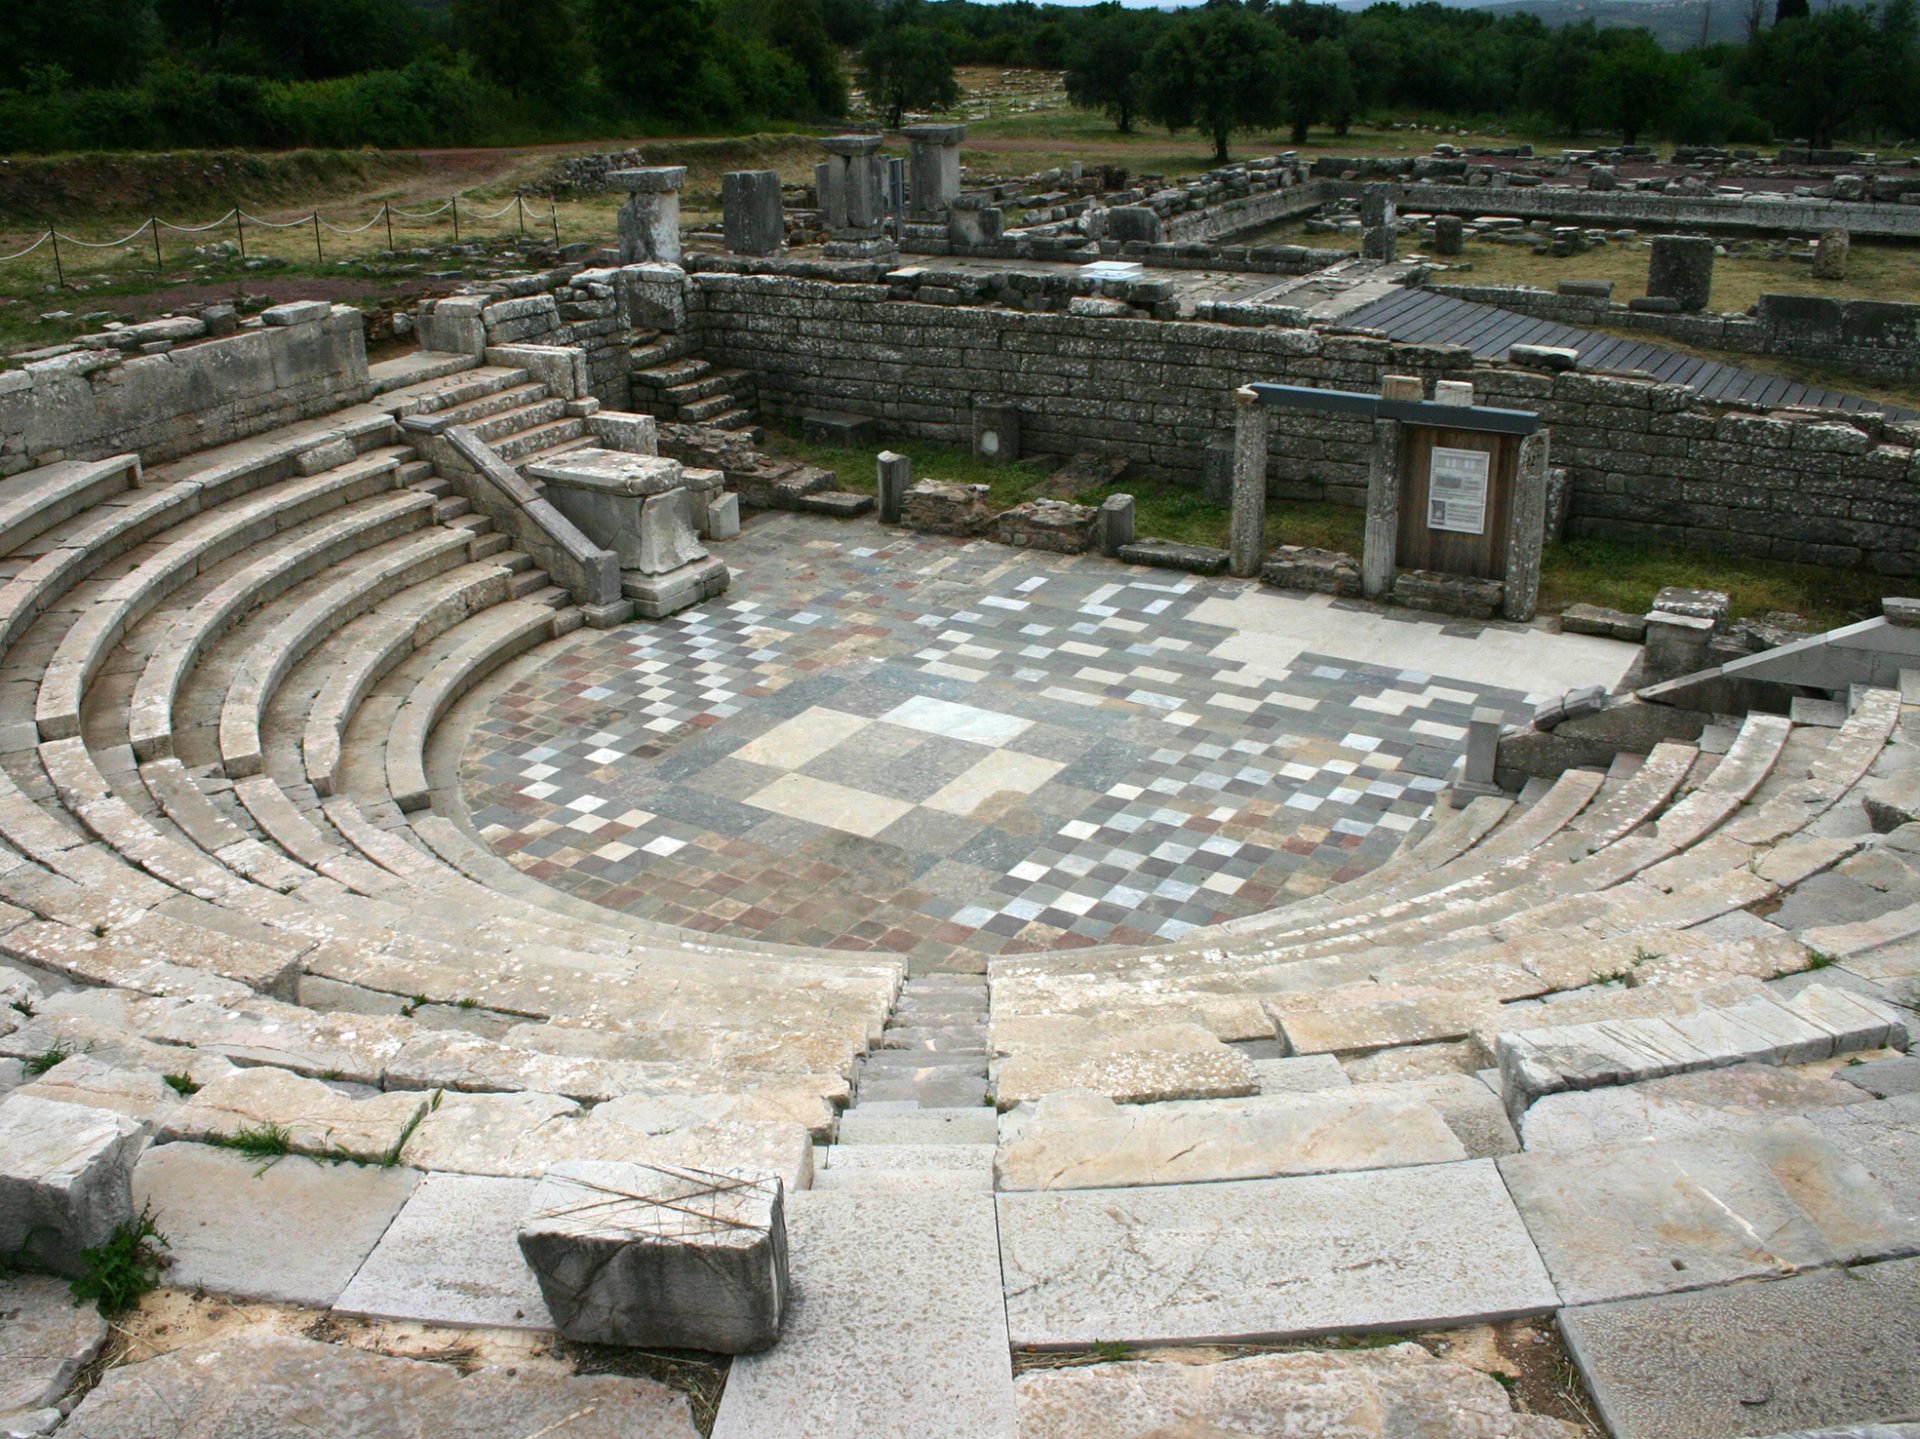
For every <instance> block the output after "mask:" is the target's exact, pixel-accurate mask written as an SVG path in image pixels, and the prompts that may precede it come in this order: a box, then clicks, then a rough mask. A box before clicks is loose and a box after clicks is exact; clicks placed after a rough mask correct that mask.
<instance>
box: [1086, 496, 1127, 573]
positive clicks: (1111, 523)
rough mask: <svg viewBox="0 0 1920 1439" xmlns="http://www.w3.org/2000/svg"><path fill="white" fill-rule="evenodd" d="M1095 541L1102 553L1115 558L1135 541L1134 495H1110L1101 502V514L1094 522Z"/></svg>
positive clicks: (1109, 557)
mask: <svg viewBox="0 0 1920 1439" xmlns="http://www.w3.org/2000/svg"><path fill="white" fill-rule="evenodd" d="M1094 542H1095V544H1096V545H1097V546H1098V548H1099V550H1100V553H1101V554H1103V555H1105V556H1106V557H1107V558H1108V559H1112V558H1114V557H1115V556H1116V555H1118V554H1119V553H1120V551H1121V550H1122V549H1123V548H1125V547H1126V546H1127V545H1130V544H1132V543H1133V496H1132V495H1108V496H1107V497H1106V499H1104V500H1102V501H1101V502H1100V515H1099V518H1098V519H1097V520H1096V521H1095V524H1094Z"/></svg>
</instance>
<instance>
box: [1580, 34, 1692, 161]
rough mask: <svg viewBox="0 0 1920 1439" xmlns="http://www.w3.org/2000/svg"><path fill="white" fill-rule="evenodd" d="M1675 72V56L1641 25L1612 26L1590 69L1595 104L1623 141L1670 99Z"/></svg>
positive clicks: (1631, 140) (1633, 138) (1635, 137)
mask: <svg viewBox="0 0 1920 1439" xmlns="http://www.w3.org/2000/svg"><path fill="white" fill-rule="evenodd" d="M1676 79H1677V75H1676V72H1675V69H1674V65H1673V58H1672V57H1671V56H1670V55H1668V54H1667V52H1666V51H1664V50H1662V49H1661V48H1660V47H1659V45H1658V44H1656V43H1655V42H1654V38H1653V36H1651V35H1649V34H1648V33H1647V32H1646V31H1645V30H1612V31H1609V32H1608V33H1607V35H1606V37H1605V43H1604V45H1603V46H1602V48H1601V52H1600V57H1599V59H1598V60H1596V61H1595V62H1594V65H1593V69H1592V70H1591V71H1590V72H1589V74H1588V80H1587V83H1588V84H1589V86H1590V87H1591V89H1592V91H1593V97H1594V108H1595V110H1596V111H1597V112H1598V113H1599V114H1601V115H1602V116H1604V117H1605V118H1606V120H1607V121H1608V123H1610V124H1611V125H1613V127H1614V128H1615V129H1617V130H1619V132H1620V139H1621V141H1622V143H1624V144H1628V145H1633V144H1637V143H1639V140H1640V133H1641V131H1643V130H1644V129H1646V127H1647V126H1648V125H1650V124H1652V123H1653V122H1654V121H1655V120H1657V119H1658V118H1660V116H1661V115H1662V114H1663V113H1664V112H1665V111H1666V109H1667V107H1668V106H1669V105H1670V104H1671V103H1672V99H1673V94H1674V90H1675V89H1676V84H1675V81H1676Z"/></svg>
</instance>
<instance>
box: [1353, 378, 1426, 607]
mask: <svg viewBox="0 0 1920 1439" xmlns="http://www.w3.org/2000/svg"><path fill="white" fill-rule="evenodd" d="M1380 398H1381V399H1383V400H1411V401H1414V402H1415V403H1418V402H1419V401H1420V400H1423V399H1425V398H1426V395H1425V393H1424V391H1423V389H1422V387H1421V383H1420V377H1419V376H1418V375H1382V376H1381V377H1380ZM1399 546H1400V422H1399V421H1398V420H1375V421H1374V422H1373V445H1372V448H1371V449H1370V450H1369V452H1368V454H1367V530H1366V544H1365V547H1364V548H1363V549H1362V550H1361V552H1360V588H1361V591H1362V592H1363V593H1364V594H1365V595H1366V597H1367V598H1368V599H1370V600H1384V599H1386V597H1387V596H1388V595H1389V594H1391V593H1392V592H1393V572H1394V564H1395V562H1396V560H1397V559H1398V557H1399V556H1398V550H1399Z"/></svg>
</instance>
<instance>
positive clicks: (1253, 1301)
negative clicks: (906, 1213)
mask: <svg viewBox="0 0 1920 1439" xmlns="http://www.w3.org/2000/svg"><path fill="white" fill-rule="evenodd" d="M997 1202H998V1204H999V1206H1000V1237H1001V1264H1002V1268H1003V1270H1004V1274H1005V1280H1006V1292H1007V1323H1008V1328H1009V1330H1010V1332H1011V1334H1012V1338H1013V1342H1014V1343H1015V1344H1022V1345H1039V1346H1056V1345H1078V1344H1090V1343H1093V1342H1094V1341H1096V1340H1124V1341H1127V1342H1130V1343H1155V1342H1178V1341H1185V1340H1223V1339H1235V1338H1254V1337H1272V1338H1278V1337H1285V1336H1289V1335H1299V1334H1320V1333H1327V1332H1330V1331H1334V1330H1341V1329H1375V1328H1383V1329H1384V1328H1403V1327H1413V1326H1418V1325H1428V1324H1450V1323H1469V1322H1474V1321H1479V1320H1490V1319H1500V1318H1514V1317H1519V1316H1521V1315H1527V1314H1538V1313H1542V1312H1545V1311H1546V1310H1549V1309H1552V1308H1555V1307H1556V1306H1557V1304H1558V1302H1559V1297H1558V1295H1557V1294H1556V1293H1555V1292H1554V1288H1553V1285H1552V1284H1551V1283H1550V1282H1549V1281H1548V1279H1547V1271H1546V1268H1545V1266H1543V1265H1542V1264H1541V1262H1540V1256H1539V1254H1538V1253H1537V1252H1536V1251H1535V1249H1534V1246H1533V1241H1532V1240H1531V1239H1530V1238H1528V1236H1527V1232H1526V1227H1525V1226H1524V1225H1523V1224H1522V1223H1521V1222H1520V1215H1519V1212H1518V1211H1517V1210H1516V1209H1515V1208H1514V1206H1513V1201H1512V1200H1511V1199H1510V1198H1508V1196H1507V1190H1506V1186H1505V1185H1503V1184H1502V1183H1501V1182H1500V1176H1499V1174H1498V1173H1497V1172H1496V1171H1495V1169H1494V1166H1493V1161H1491V1160H1484V1159H1479V1160H1468V1161H1464V1162H1462V1163H1457V1164H1439V1165H1429V1166H1425V1167H1422V1168H1417V1169H1388V1170H1376V1171H1371V1172H1368V1173H1362V1174H1322V1175H1307V1176H1302V1177H1298V1178H1290V1179H1261V1180H1243V1181H1237V1182H1233V1183H1226V1184H1182V1185H1166V1186H1160V1187H1158V1188H1151V1189H1125V1190H1068V1191H1055V1192H1041V1193H1027V1194H1002V1195H1000V1196H998V1200H997Z"/></svg>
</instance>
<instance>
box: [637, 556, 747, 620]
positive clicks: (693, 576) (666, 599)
mask: <svg viewBox="0 0 1920 1439" xmlns="http://www.w3.org/2000/svg"><path fill="white" fill-rule="evenodd" d="M732 580H733V576H732V575H731V574H730V573H729V572H728V570H727V565H726V561H725V560H722V559H720V558H718V557H717V556H714V555H708V556H707V557H706V558H705V559H701V560H694V561H693V562H692V563H690V564H684V565H681V566H679V567H678V568H677V569H671V570H668V571H667V572H666V573H665V574H659V575H648V574H642V573H641V572H640V571H639V570H622V571H620V593H621V594H623V595H625V596H626V597H627V598H628V599H630V600H632V601H633V603H634V610H635V612H636V613H637V614H638V615H639V616H640V617H641V618H642V619H649V620H657V619H664V618H665V617H666V616H668V615H670V614H673V613H674V612H675V611H677V610H684V609H686V608H687V607H688V606H689V605H697V604H699V603H700V601H702V600H704V599H710V598H712V597H713V596H714V595H718V594H724V593H725V592H726V588H727V586H728V585H729V584H730V583H732Z"/></svg>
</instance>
